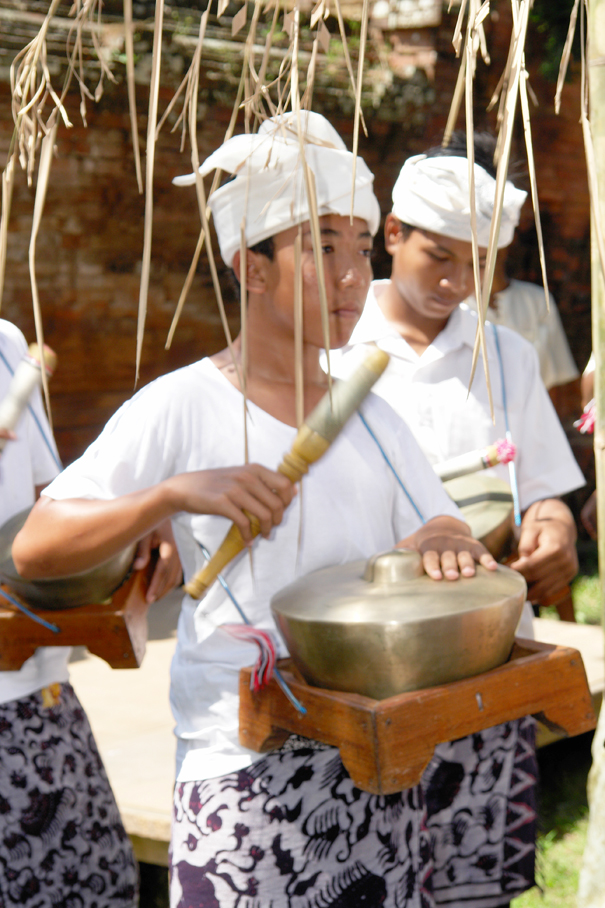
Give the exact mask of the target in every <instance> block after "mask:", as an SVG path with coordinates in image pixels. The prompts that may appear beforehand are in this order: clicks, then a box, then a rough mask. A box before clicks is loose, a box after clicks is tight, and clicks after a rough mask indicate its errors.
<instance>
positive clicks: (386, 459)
mask: <svg viewBox="0 0 605 908" xmlns="http://www.w3.org/2000/svg"><path fill="white" fill-rule="evenodd" d="M357 413H358V414H359V418H360V420H361V421H362V423H363V424H364V426H365V427H366V429H367V430H368V432H369V433H370V437H371V438H372V439H373V440H374V441H375V442H376V444H377V445H378V450H379V451H380V453H381V454H382V456H383V457H384V460H385V462H386V465H387V466H388V468H389V470H390V471H391V473H392V474H393V476H394V477H395V479H396V480H397V482H398V483H399V487H400V488H401V490H402V491H403V493H404V495H405V496H406V498H407V499H408V501H409V502H410V504H411V505H412V507H413V508H414V510H415V511H416V514H417V515H418V517H419V519H420V521H421V523H423V524H424V523H426V520H425V518H424V517H423V516H422V512H421V511H420V508H419V507H418V505H417V504H416V502H415V501H414V499H413V498H412V496H411V495H410V493H409V492H408V490H407V489H406V487H405V485H404V484H403V481H402V479H401V477H400V476H399V474H398V473H397V470H396V469H395V467H394V466H393V464H392V463H391V461H390V460H389V456H388V454H387V452H386V451H385V450H384V448H383V447H382V445H381V444H380V441H379V440H378V438H377V437H376V435H375V434H374V432H373V431H372V429H371V428H370V426H369V425H368V423H367V421H366V418H365V416H364V415H363V413H362V412H361V410H358V411H357Z"/></svg>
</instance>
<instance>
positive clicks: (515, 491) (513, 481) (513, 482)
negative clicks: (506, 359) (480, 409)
mask: <svg viewBox="0 0 605 908" xmlns="http://www.w3.org/2000/svg"><path fill="white" fill-rule="evenodd" d="M492 329H493V332H494V340H495V342H496V353H497V354H498V364H499V366H500V384H501V385H502V407H503V409H504V428H505V429H506V440H507V441H508V442H510V443H511V444H513V437H512V435H511V431H510V426H509V424H508V402H507V399H506V382H505V381H504V363H503V361H502V351H501V350H500V337H499V336H498V326H497V325H495V324H494V323H493V322H492ZM508 475H509V476H510V488H511V492H512V495H513V509H514V512H515V526H518V527H520V526H521V508H520V506H519V486H518V484H517V471H516V469H515V464H514V462H513V461H512V460H509V462H508Z"/></svg>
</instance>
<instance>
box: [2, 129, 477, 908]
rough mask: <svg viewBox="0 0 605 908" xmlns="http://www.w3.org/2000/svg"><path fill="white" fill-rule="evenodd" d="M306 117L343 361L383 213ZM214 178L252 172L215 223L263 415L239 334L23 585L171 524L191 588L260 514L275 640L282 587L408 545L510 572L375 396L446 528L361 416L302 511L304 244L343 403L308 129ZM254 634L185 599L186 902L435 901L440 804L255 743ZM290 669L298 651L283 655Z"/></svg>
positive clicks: (312, 398)
mask: <svg viewBox="0 0 605 908" xmlns="http://www.w3.org/2000/svg"><path fill="white" fill-rule="evenodd" d="M301 121H302V140H303V141H304V157H305V161H306V165H307V166H308V167H309V168H310V171H311V174H312V177H313V180H314V182H315V187H316V196H317V209H318V214H319V225H320V231H321V257H322V261H323V272H324V275H325V293H326V298H327V307H328V320H329V328H330V338H331V343H332V345H334V346H340V345H342V344H345V343H346V342H347V341H348V339H349V337H350V334H351V331H352V330H353V327H354V326H355V324H356V322H357V320H358V319H359V316H360V314H361V311H362V308H363V305H364V302H365V298H366V295H367V292H368V288H369V285H370V280H371V267H370V254H371V248H372V237H373V235H374V234H375V233H376V230H377V229H378V224H379V208H378V203H377V200H376V198H375V196H374V193H373V190H372V180H373V178H372V175H371V174H370V172H369V171H368V169H367V167H366V166H365V164H364V162H363V161H362V160H361V159H357V161H356V162H355V161H354V158H353V156H352V155H351V154H350V153H349V152H348V151H347V150H346V148H345V146H344V143H343V142H342V140H341V138H340V137H339V135H338V134H337V133H336V131H335V130H334V129H333V128H332V127H331V126H330V125H329V124H328V123H327V121H326V120H324V119H323V117H320V116H318V115H316V114H302V115H301ZM355 163H356V171H355V184H354V198H353V202H352V201H351V190H352V178H353V168H354V164H355ZM215 168H219V169H220V170H222V171H224V172H226V173H231V174H235V177H234V179H232V180H231V181H230V182H227V183H226V184H225V185H224V186H222V187H221V188H220V189H219V190H218V191H216V192H215V193H214V195H213V196H212V197H211V199H210V206H211V208H212V212H213V217H214V222H215V225H216V229H217V235H218V238H219V244H220V248H221V254H222V256H223V259H224V260H225V262H226V263H227V265H229V266H231V267H233V270H234V271H235V274H236V276H237V277H238V279H239V280H240V281H241V279H242V276H243V275H244V272H245V285H246V288H247V354H246V361H247V367H246V392H247V405H246V407H244V397H243V395H242V384H241V378H240V376H241V374H242V368H243V367H244V366H243V349H242V340H241V338H238V339H237V340H236V341H235V343H234V350H233V354H234V355H233V357H232V356H231V354H230V353H229V352H228V351H227V350H225V351H223V352H222V353H219V354H217V355H216V356H213V357H210V358H207V359H203V360H201V361H200V362H197V363H194V364H193V365H191V366H188V367H186V368H184V369H181V370H179V371H177V372H175V373H172V374H170V375H167V376H165V377H163V378H161V379H159V380H157V381H156V382H153V383H152V384H150V385H149V386H147V387H146V388H144V389H143V390H142V391H140V392H139V393H138V394H137V395H135V397H134V398H133V399H132V400H131V401H130V402H129V403H127V404H126V405H125V406H124V407H123V408H122V409H121V410H120V411H118V413H117V414H116V415H115V416H114V417H113V419H112V420H111V421H110V422H109V424H108V425H107V427H106V428H105V430H104V432H103V434H102V435H101V436H100V438H99V439H98V440H97V441H96V442H95V443H94V444H93V445H92V446H91V447H90V448H89V450H88V451H87V452H86V453H85V454H84V456H83V457H82V458H81V459H80V460H79V461H78V462H76V463H75V464H73V465H72V466H70V467H69V468H68V469H67V470H66V471H65V472H64V473H63V474H62V476H61V477H59V479H58V480H57V481H55V482H54V483H53V484H52V485H51V486H50V487H49V488H48V489H47V490H46V492H45V495H44V497H43V499H42V501H41V503H40V505H39V506H38V507H37V508H36V509H35V511H34V513H33V514H32V516H31V518H30V520H29V522H28V524H27V525H26V527H25V528H24V530H23V531H22V533H21V536H20V537H19V538H18V539H17V542H16V545H15V551H14V556H15V559H16V562H17V564H18V566H19V568H20V570H22V571H23V572H24V573H26V574H28V575H29V576H40V575H49V574H52V573H55V574H60V573H64V572H65V570H66V568H69V569H70V570H77V569H83V568H85V567H89V566H91V565H92V564H96V563H97V562H100V561H102V560H103V559H105V558H107V557H108V556H109V555H111V554H112V553H114V552H115V551H117V550H119V549H120V548H121V547H123V546H124V545H126V544H127V543H129V542H130V541H131V540H133V539H137V538H138V537H139V536H141V535H143V534H144V533H147V532H149V530H150V529H151V528H152V527H154V526H155V525H156V524H157V523H158V522H159V521H161V520H163V519H165V518H166V517H170V518H171V519H172V523H173V527H174V533H175V538H176V541H177V545H178V548H179V552H180V555H181V561H182V564H183V568H184V573H185V577H186V579H190V578H191V577H192V575H193V574H194V573H195V572H196V571H197V570H198V569H199V568H200V567H201V566H202V565H203V563H204V555H203V553H202V548H201V546H204V547H205V548H207V549H208V550H209V551H210V552H214V551H215V550H216V549H217V548H218V546H219V544H220V543H221V541H222V539H223V537H224V535H225V532H226V531H227V529H228V527H229V525H230V523H231V522H232V521H234V522H235V523H236V524H237V526H238V527H239V528H240V530H241V532H242V534H243V536H244V538H245V539H246V540H247V541H250V540H251V534H250V519H249V514H252V515H254V516H255V517H256V518H257V519H258V521H259V522H260V527H261V538H259V539H258V540H257V541H255V542H254V544H253V545H252V547H251V557H249V555H248V553H244V554H243V555H240V556H239V557H238V558H236V559H235V560H234V561H233V562H232V563H231V564H230V565H229V566H228V567H227V568H226V569H225V571H224V576H225V580H226V582H227V583H228V585H229V590H230V594H231V595H233V597H234V598H235V599H236V600H237V601H238V603H239V605H240V606H241V608H242V609H243V611H244V612H245V614H246V617H247V619H248V621H249V622H250V623H251V624H252V625H254V626H255V627H256V628H259V629H261V630H265V631H269V632H270V633H271V632H273V630H274V625H273V620H272V617H271V613H270V609H269V602H270V599H271V597H272V595H273V594H274V593H275V592H276V591H277V590H279V589H280V588H282V587H284V586H285V585H286V584H288V583H290V582H292V581H293V580H294V579H295V578H296V577H299V576H301V575H303V574H306V573H308V572H310V571H313V570H316V569H319V568H322V567H325V566H329V565H336V564H341V563H344V562H347V561H352V560H355V559H359V558H365V557H368V556H370V555H372V554H375V553H377V552H380V551H382V550H385V549H389V548H391V547H392V546H393V545H395V544H396V543H398V542H399V541H400V540H405V541H406V545H407V546H411V547H414V548H416V549H417V550H418V551H419V552H421V553H422V556H423V562H424V566H425V569H426V571H427V572H428V573H429V574H430V575H431V576H432V577H434V578H435V579H440V578H442V577H445V578H448V579H450V580H455V579H456V578H457V577H458V576H459V575H460V573H462V574H464V575H472V574H473V573H474V570H475V568H474V564H475V561H480V562H481V563H482V564H484V565H485V566H487V567H488V568H495V562H494V561H493V559H492V558H491V556H490V555H489V553H487V552H486V550H485V549H484V548H483V546H481V545H480V544H479V543H477V542H475V541H474V540H473V539H472V538H471V537H470V533H469V530H468V527H467V526H466V524H464V523H463V522H461V521H460V520H459V519H458V512H457V509H456V508H455V507H454V506H453V504H452V503H451V501H449V500H448V498H447V496H446V495H445V494H444V492H443V490H442V488H441V486H440V484H439V483H438V482H437V481H436V478H435V476H434V474H433V472H432V470H431V468H430V466H429V464H428V463H427V461H426V459H425V458H424V456H423V455H422V454H421V452H420V450H419V448H418V446H417V445H416V443H415V442H414V440H413V438H412V437H411V434H410V432H409V431H408V429H407V427H406V426H405V425H404V424H403V422H402V421H401V420H400V419H399V418H398V417H397V416H396V415H395V414H394V413H393V411H392V410H391V409H390V407H388V405H386V404H385V403H384V402H383V401H381V400H379V399H378V398H375V397H373V396H372V395H370V397H369V398H367V399H366V401H365V402H364V404H363V405H362V410H363V412H364V413H365V414H367V416H368V418H369V419H370V420H371V423H372V426H373V428H374V430H375V432H376V433H377V434H378V435H379V436H380V439H381V442H382V445H383V448H384V449H385V451H386V453H387V454H388V456H389V457H390V459H391V461H392V463H393V465H394V466H395V468H396V470H397V472H398V474H399V477H400V479H401V480H402V481H403V482H404V483H405V484H407V486H408V487H410V488H411V487H413V489H414V494H415V496H416V499H417V504H418V505H419V506H420V508H421V509H422V511H423V512H424V514H425V516H426V518H427V522H426V524H424V525H423V526H420V520H419V518H418V516H417V514H416V512H415V511H414V509H413V507H412V506H411V504H410V503H409V500H408V498H407V497H406V495H405V494H404V493H403V492H402V491H401V488H400V486H399V485H398V483H397V481H396V479H395V478H394V476H393V474H392V472H391V471H390V470H389V468H388V467H387V465H386V463H385V460H384V457H383V455H382V453H381V451H380V449H379V448H378V447H377V445H376V443H375V441H374V440H373V438H372V437H370V435H369V434H368V432H367V430H366V428H365V427H364V425H363V423H362V421H361V420H360V418H359V416H358V415H357V414H355V415H354V416H353V417H352V418H351V420H350V421H349V422H348V423H347V425H346V426H345V428H344V429H343V431H342V432H341V434H340V435H339V436H338V438H337V439H336V441H335V442H334V444H333V445H332V447H331V448H330V449H329V450H328V451H327V453H326V454H325V455H324V456H323V457H322V458H321V459H320V460H319V461H317V463H315V464H313V465H312V466H311V467H310V469H309V473H308V476H307V477H306V478H305V480H304V483H303V489H302V492H301V493H300V494H296V492H297V490H296V489H295V488H294V487H293V485H292V484H291V482H290V481H289V480H288V479H287V478H286V477H285V476H283V475H282V474H281V473H279V472H277V471H276V466H277V464H279V462H280V461H281V459H282V457H283V455H284V453H285V452H287V451H288V450H289V449H290V447H291V444H292V441H293V439H294V437H295V435H296V387H295V362H296V355H295V334H296V328H295V321H296V319H295V310H294V298H295V286H296V282H297V281H298V280H299V274H298V271H297V268H296V267H295V264H296V262H297V260H298V259H297V251H296V250H297V245H298V243H299V238H300V243H301V252H300V281H301V284H302V301H303V327H302V377H303V390H304V410H305V414H308V413H309V411H310V410H311V409H312V408H313V407H314V406H315V405H316V404H317V403H318V401H319V400H320V398H321V397H322V396H323V395H324V394H325V392H326V390H327V381H326V376H325V375H324V373H323V371H322V369H321V367H320V362H319V357H320V351H321V349H322V348H323V346H324V333H323V329H322V318H321V307H320V297H319V288H318V276H317V265H316V260H315V257H314V253H313V246H312V236H311V228H310V221H309V218H310V214H309V204H308V201H307V194H306V190H305V180H304V173H303V162H302V155H301V136H299V129H298V126H297V118H296V117H295V116H293V115H284V116H283V117H280V118H277V119H270V120H267V121H265V122H264V123H263V124H262V126H261V128H260V130H259V132H258V134H256V135H244V136H238V137H235V138H233V139H230V140H229V141H227V142H226V143H225V144H224V145H223V146H222V147H221V148H220V149H218V151H216V152H215V153H214V154H213V155H211V157H210V158H209V159H208V160H207V161H206V162H205V163H204V164H203V165H202V168H201V172H202V174H203V175H205V174H207V173H209V172H211V171H212V170H213V169H215ZM186 182H193V178H190V179H187V180H186ZM351 206H352V207H351ZM242 229H243V230H244V231H245V246H246V247H247V248H246V249H245V256H242V254H241V252H240V250H241V236H242ZM245 420H246V426H245V425H244V421H245ZM245 429H246V431H245ZM246 451H247V453H248V457H247V458H246V456H245V452H246ZM245 461H246V462H245ZM49 529H50V532H49ZM238 620H239V619H238V615H237V612H236V611H235V608H234V605H233V602H232V601H231V599H230V598H229V595H228V594H227V593H226V592H225V590H224V589H223V587H222V586H220V585H218V584H215V585H214V586H213V587H211V588H210V590H209V591H208V593H207V595H206V596H205V598H203V599H202V600H201V601H199V602H196V601H194V600H192V599H190V598H188V597H185V599H184V602H183V607H182V611H181V615H180V620H179V628H178V644H177V649H176V654H175V657H174V662H173V666H172V686H171V703H172V708H173V711H174V716H175V719H176V734H177V737H178V752H177V782H176V787H175V803H174V823H173V835H172V844H171V866H172V871H171V901H172V905H173V906H175V908H176V906H177V905H180V906H189V905H209V906H210V905H212V906H221V908H224V906H225V908H226V906H229V908H235V906H238V908H244V906H246V908H252V906H263V908H270V906H274V908H287V906H292V908H312V906H318V905H322V906H329V905H334V906H337V905H338V906H351V908H353V906H355V908H357V906H359V905H361V904H363V905H367V906H379V905H381V906H382V905H384V906H390V908H395V906H398V908H405V906H407V908H420V906H421V905H422V906H430V905H432V904H433V901H432V895H431V882H430V871H431V861H430V854H429V849H428V848H427V841H426V838H425V832H424V825H423V805H422V792H421V790H420V788H418V787H417V788H414V789H410V790H408V791H405V792H402V793H401V794H398V795H393V796H389V797H388V798H382V797H377V796H373V795H370V794H367V793H364V792H361V791H359V790H358V789H356V788H355V787H354V786H353V784H352V782H351V780H350V778H349V776H348V774H347V772H346V770H345V769H344V768H343V765H342V763H341V761H340V757H339V754H338V750H337V749H335V748H332V747H328V746H325V745H322V744H319V743H317V742H313V741H308V740H301V739H298V738H292V739H290V740H289V741H288V743H287V744H286V745H285V746H284V747H283V748H281V749H279V750H277V751H273V752H271V753H269V754H265V755H263V757H262V758H261V757H260V756H259V754H257V753H254V752H252V751H249V750H246V749H245V748H244V747H242V745H241V744H240V743H239V739H238V677H239V671H240V669H241V668H242V667H243V666H246V665H250V664H251V663H253V662H254V661H255V659H256V655H257V652H256V648H255V647H254V646H253V645H252V644H250V643H247V642H244V641H242V640H241V639H240V638H234V637H233V636H231V635H230V634H229V633H228V632H227V631H226V630H225V629H224V627H223V626H224V625H227V624H233V622H236V621H238ZM278 645H279V644H278ZM278 655H280V656H283V655H286V653H285V651H284V648H283V645H279V649H278Z"/></svg>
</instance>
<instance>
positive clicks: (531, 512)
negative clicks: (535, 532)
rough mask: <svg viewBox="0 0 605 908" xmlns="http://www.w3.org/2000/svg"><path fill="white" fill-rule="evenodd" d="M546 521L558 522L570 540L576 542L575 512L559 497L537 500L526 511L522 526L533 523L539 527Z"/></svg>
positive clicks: (528, 525) (523, 527)
mask: <svg viewBox="0 0 605 908" xmlns="http://www.w3.org/2000/svg"><path fill="white" fill-rule="evenodd" d="M546 523H552V524H556V525H557V526H558V528H559V529H560V531H561V533H563V534H564V535H565V536H566V538H567V539H568V540H569V542H571V543H575V541H576V537H577V531H576V524H575V520H574V517H573V514H572V513H571V511H570V510H569V508H568V507H567V505H566V504H564V503H563V502H562V501H561V500H560V499H559V498H545V499H544V500H543V501H535V502H534V503H533V504H532V505H530V506H529V508H528V509H527V511H526V512H525V513H524V515H523V520H522V523H521V528H522V530H523V529H527V528H529V527H530V526H531V525H534V526H536V527H539V526H540V525H542V526H543V525H544V524H546Z"/></svg>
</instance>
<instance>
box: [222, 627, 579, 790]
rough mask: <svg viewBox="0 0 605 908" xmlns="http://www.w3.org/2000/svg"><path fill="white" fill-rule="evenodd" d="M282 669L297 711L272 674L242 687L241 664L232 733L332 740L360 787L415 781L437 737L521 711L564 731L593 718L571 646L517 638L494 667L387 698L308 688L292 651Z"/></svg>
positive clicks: (246, 679)
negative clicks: (259, 684)
mask: <svg viewBox="0 0 605 908" xmlns="http://www.w3.org/2000/svg"><path fill="white" fill-rule="evenodd" d="M280 671H281V672H282V674H283V676H284V679H285V680H286V681H287V683H288V685H289V686H290V687H291V689H292V692H293V693H294V694H295V696H296V697H298V699H299V700H300V701H301V702H302V704H303V705H304V706H305V707H306V709H307V713H306V715H304V716H302V715H300V714H299V713H298V712H297V711H296V709H295V708H294V707H293V706H292V704H291V703H290V701H289V700H287V699H286V697H285V696H284V694H283V692H282V691H281V690H280V688H279V687H278V685H277V684H276V682H275V680H272V681H271V682H270V684H269V685H268V686H267V687H266V688H264V689H263V690H262V691H260V692H259V693H256V694H255V693H253V692H252V691H251V690H250V675H251V669H250V668H245V669H242V671H241V673H240V714H239V722H240V726H239V734H240V741H241V743H242V744H243V745H244V746H245V747H248V748H250V749H251V750H255V751H260V752H266V751H268V750H271V749H273V748H274V747H279V746H280V745H281V744H283V743H284V741H285V740H286V739H287V737H288V735H289V734H291V733H295V734H299V735H303V736H304V737H307V738H313V739H314V740H316V741H323V742H325V743H326V744H331V745H333V746H335V747H338V748H339V750H340V756H341V758H342V761H343V763H344V765H345V767H346V769H347V770H348V772H349V774H350V776H351V778H352V779H353V781H354V783H355V784H356V785H357V787H358V788H361V789H363V790H364V791H368V792H371V793H372V794H392V793H394V792H396V791H402V790H403V789H405V788H410V787H411V786H413V785H416V784H417V783H418V782H419V781H420V777H421V776H422V773H423V771H424V769H425V767H426V766H427V764H428V763H429V761H430V759H431V757H432V755H433V751H434V748H435V745H436V744H439V743H442V742H444V741H455V740H456V739H457V738H462V737H464V736H465V735H469V734H473V733H474V732H477V731H481V729H483V728H490V727H491V726H493V725H498V724H499V723H500V722H508V721H510V720H512V719H519V718H521V717H522V716H526V715H536V716H537V717H538V718H539V719H540V720H541V721H542V722H545V723H546V724H547V725H549V726H550V727H555V728H557V729H560V730H561V731H562V732H563V733H564V734H567V735H568V736H570V737H571V736H573V735H578V734H581V733H582V732H585V731H589V730H590V729H592V728H594V727H595V725H596V717H595V714H594V711H593V708H592V702H591V698H590V690H589V688H588V682H587V680H586V672H585V670H584V664H583V662H582V656H581V655H580V653H579V652H578V650H576V649H571V648H570V647H566V646H551V645H550V644H547V643H538V642H536V641H534V640H524V639H521V638H517V639H516V641H515V645H514V648H513V652H512V654H511V658H510V660H509V661H508V662H507V663H506V664H505V665H502V666H500V667H499V668H496V669H494V670H493V671H490V672H486V673H484V674H482V675H477V676H476V677H474V678H467V679H466V680H464V681H456V682H454V683H452V684H446V685H443V686H441V687H432V688H428V689H426V690H419V691H414V692H412V693H406V694H399V695H398V696H396V697H390V698H389V699H388V700H371V699H370V698H369V697H362V696H359V695H358V694H347V693H341V692H339V691H331V690H323V689H322V688H318V687H310V686H309V685H308V684H306V683H305V681H303V680H302V678H301V677H300V675H299V674H298V673H297V672H296V669H295V668H294V667H293V665H292V663H291V662H290V660H283V662H281V663H280Z"/></svg>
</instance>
